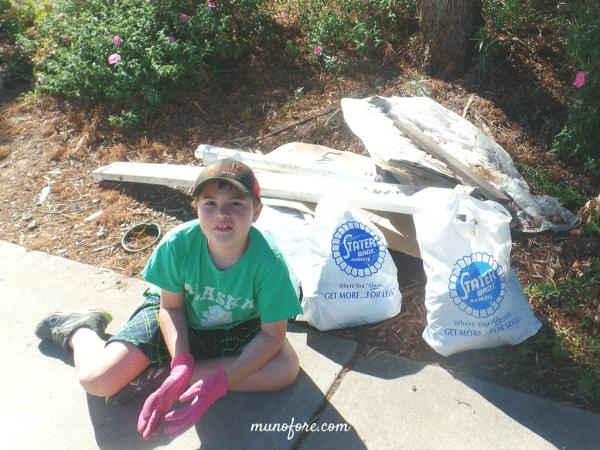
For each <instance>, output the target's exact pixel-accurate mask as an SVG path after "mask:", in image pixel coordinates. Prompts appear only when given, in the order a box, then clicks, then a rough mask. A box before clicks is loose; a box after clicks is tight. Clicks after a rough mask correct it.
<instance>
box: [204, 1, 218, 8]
mask: <svg viewBox="0 0 600 450" xmlns="http://www.w3.org/2000/svg"><path fill="white" fill-rule="evenodd" d="M206 6H208V7H209V8H216V7H217V5H215V2H208V3H207V4H206Z"/></svg>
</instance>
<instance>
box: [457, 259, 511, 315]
mask: <svg viewBox="0 0 600 450" xmlns="http://www.w3.org/2000/svg"><path fill="white" fill-rule="evenodd" d="M448 287H449V289H450V297H452V300H453V301H454V303H455V304H456V305H457V306H458V307H459V308H460V309H461V310H462V311H464V312H466V313H467V314H469V315H471V316H473V317H477V318H482V319H484V318H486V317H489V316H491V315H492V314H494V313H495V312H496V311H497V310H498V308H500V304H501V303H502V300H503V299H504V295H505V294H506V282H505V277H504V269H503V268H502V267H501V266H500V265H498V263H497V262H496V260H495V259H494V257H493V256H491V255H488V254H487V253H473V254H471V255H469V256H465V257H464V258H461V259H459V260H458V261H457V262H456V264H454V270H453V271H452V275H451V276H450V284H449V286H448Z"/></svg>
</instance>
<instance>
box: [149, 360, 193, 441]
mask: <svg viewBox="0 0 600 450" xmlns="http://www.w3.org/2000/svg"><path fill="white" fill-rule="evenodd" d="M193 373H194V357H193V356H192V355H191V354H189V353H180V354H179V355H177V356H176V357H175V358H173V360H172V361H171V373H170V374H169V377H168V378H167V379H166V380H165V381H164V382H163V384H162V385H161V386H160V387H159V388H158V389H157V390H156V391H155V392H154V393H152V394H150V396H149V397H148V398H147V399H146V401H145V403H144V407H143V408H142V412H141V413H140V418H139V419H138V426H137V430H138V431H139V432H140V433H142V436H143V437H144V439H149V438H150V436H153V435H157V434H158V430H159V429H160V424H161V422H162V420H163V418H164V417H165V414H166V413H167V411H168V410H169V409H170V408H171V406H172V405H173V403H175V400H177V398H179V396H180V395H181V393H182V392H184V391H185V389H187V387H188V386H189V384H190V381H191V380H192V374H193Z"/></svg>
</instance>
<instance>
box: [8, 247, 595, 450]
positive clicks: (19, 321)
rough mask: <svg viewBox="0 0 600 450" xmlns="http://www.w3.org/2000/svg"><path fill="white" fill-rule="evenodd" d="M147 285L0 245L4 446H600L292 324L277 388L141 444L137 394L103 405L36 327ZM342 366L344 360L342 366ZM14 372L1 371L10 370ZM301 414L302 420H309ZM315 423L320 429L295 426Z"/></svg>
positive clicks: (498, 392)
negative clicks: (288, 357) (290, 366)
mask: <svg viewBox="0 0 600 450" xmlns="http://www.w3.org/2000/svg"><path fill="white" fill-rule="evenodd" d="M145 289H146V283H144V282H143V281H140V280H137V279H130V278H124V277H122V276H120V275H117V274H115V273H113V272H110V271H107V270H102V269H99V268H97V267H92V266H88V265H85V264H81V263H77V262H73V261H70V260H67V259H64V258H60V257H56V256H51V255H48V254H46V253H40V252H35V251H31V252H27V251H26V250H25V249H24V248H22V247H20V246H17V245H14V244H9V243H6V242H2V241H0V294H1V298H2V305H3V319H2V327H1V331H0V333H1V335H0V336H1V338H2V341H3V345H2V350H1V352H2V361H4V370H2V372H1V374H0V389H1V390H2V395H1V396H0V419H1V420H0V427H1V428H0V430H1V434H0V448H3V449H15V450H17V449H18V450H34V449H35V450H40V449H44V450H46V449H49V450H67V449H77V450H83V449H95V448H100V449H115V450H123V449H126V450H129V449H146V448H159V447H160V448H169V449H198V448H201V449H202V450H209V449H218V450H236V449H243V450H248V449H251V450H254V449H269V450H273V449H279V450H283V449H295V450H315V449H317V450H324V449H344V450H357V449H369V450H375V449H386V450H389V449H409V450H419V449H436V450H438V449H442V448H445V449H461V450H470V449H477V450H482V449H506V450H516V449H527V450H531V449H533V450H537V449H555V448H558V449H563V448H564V449H567V450H577V449H582V450H596V449H598V448H600V415H597V414H593V413H590V412H587V411H582V410H578V409H575V408H571V407H567V406H564V405H561V404H558V403H554V402H550V401H547V400H544V399H541V398H538V397H533V396H530V395H527V394H522V393H518V392H515V391H512V390H509V389H505V388H502V387H499V386H496V385H493V384H490V383H486V382H483V381H479V380H476V379H472V378H461V379H460V380H458V379H456V378H454V377H452V376H451V375H450V374H449V373H448V372H446V371H445V370H443V369H441V368H439V367H434V366H428V365H424V364H420V363H417V362H415V361H411V360H408V359H405V358H402V357H398V356H393V355H389V354H382V355H380V354H378V353H377V352H373V353H371V354H367V352H363V353H361V354H357V346H356V344H355V343H353V342H350V341H347V340H344V339H340V338H336V337H334V336H330V335H327V334H322V333H320V332H318V331H315V330H313V329H309V328H306V327H302V326H298V325H297V324H290V326H289V333H288V338H289V340H290V342H291V343H292V345H293V346H294V348H295V349H296V351H297V352H298V355H299V357H300V365H301V371H300V375H299V377H298V379H297V380H296V382H295V383H294V384H293V385H292V386H290V387H289V388H287V389H284V390H282V391H280V392H275V393H256V394H238V393H229V394H227V396H226V397H224V398H222V399H220V400H219V401H218V402H217V403H215V405H214V406H213V407H212V408H211V409H210V410H209V411H208V413H207V414H206V415H205V416H204V417H203V418H202V420H201V421H200V422H199V423H198V424H197V425H196V427H195V428H192V429H190V430H189V431H188V432H187V433H185V434H184V435H183V436H181V437H180V438H178V439H176V440H175V441H170V440H169V438H168V437H167V436H166V435H164V433H161V435H159V436H157V437H155V438H153V439H151V440H149V441H144V440H143V439H142V438H141V437H140V436H139V435H138V433H137V432H136V430H135V425H136V423H137V417H138V414H139V411H140V409H141V404H142V403H141V401H140V402H136V403H132V404H130V405H127V406H126V407H118V408H109V407H107V406H106V405H105V403H104V399H99V398H95V397H92V396H89V395H87V394H86V393H85V392H84V391H83V389H82V388H81V387H80V386H79V384H78V382H77V379H76V374H75V369H74V368H73V367H72V361H71V360H70V359H69V358H68V357H66V356H64V355H63V353H62V350H61V349H60V348H58V347H57V346H56V345H54V344H53V343H49V342H40V341H39V340H38V339H37V338H36V337H35V336H34V334H33V331H34V327H35V325H36V323H37V322H38V321H39V319H40V318H41V317H43V316H44V315H46V314H47V313H49V312H52V311H56V310H64V309H69V308H78V307H96V306H101V307H103V308H104V309H105V310H107V311H109V312H110V313H111V314H113V317H114V321H113V322H112V323H111V324H110V326H109V328H108V330H107V331H108V332H109V333H115V332H117V331H118V330H119V329H120V328H121V327H122V326H123V325H124V324H125V322H126V320H127V318H128V317H129V315H130V314H131V312H132V311H133V310H134V309H135V307H136V306H137V305H138V304H139V303H140V301H141V299H142V293H143V292H144V290H145ZM348 367H350V369H349V370H348ZM7 369H8V370H7ZM304 424H307V426H303V425H304ZM308 424H313V425H312V428H313V430H314V431H312V432H309V433H304V432H302V430H301V428H308Z"/></svg>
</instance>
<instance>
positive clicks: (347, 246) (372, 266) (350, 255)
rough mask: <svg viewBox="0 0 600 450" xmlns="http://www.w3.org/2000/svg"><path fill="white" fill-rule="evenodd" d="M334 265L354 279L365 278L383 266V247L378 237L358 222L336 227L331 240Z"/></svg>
mask: <svg viewBox="0 0 600 450" xmlns="http://www.w3.org/2000/svg"><path fill="white" fill-rule="evenodd" d="M331 252H332V254H333V259H334V261H335V263H336V264H337V265H338V266H339V268H340V269H342V270H343V271H344V272H346V273H347V274H348V275H352V276H354V277H367V276H369V275H372V274H374V273H376V272H377V271H378V270H379V269H381V267H382V266H383V261H384V259H385V245H383V243H382V242H381V240H380V239H379V237H378V236H377V235H376V234H374V233H372V232H371V230H370V229H369V228H368V227H367V226H365V225H364V224H362V223H360V222H354V221H350V222H346V223H344V224H342V225H340V226H339V227H338V229H337V230H336V231H335V233H333V238H332V239H331Z"/></svg>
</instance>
